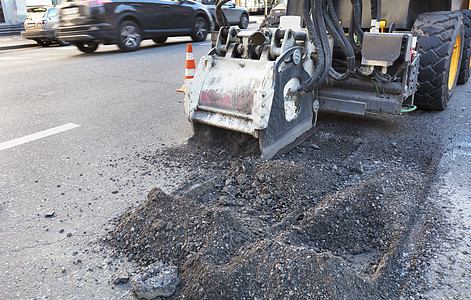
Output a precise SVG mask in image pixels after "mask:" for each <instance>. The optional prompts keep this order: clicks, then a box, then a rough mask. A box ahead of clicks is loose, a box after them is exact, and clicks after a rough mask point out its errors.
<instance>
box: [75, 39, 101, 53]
mask: <svg viewBox="0 0 471 300" xmlns="http://www.w3.org/2000/svg"><path fill="white" fill-rule="evenodd" d="M75 45H76V46H77V48H78V49H79V50H80V51H82V52H84V53H92V52H94V51H95V50H96V49H97V48H98V43H97V42H77V43H75Z"/></svg>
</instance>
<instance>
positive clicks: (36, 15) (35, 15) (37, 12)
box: [26, 8, 47, 20]
mask: <svg viewBox="0 0 471 300" xmlns="http://www.w3.org/2000/svg"><path fill="white" fill-rule="evenodd" d="M46 11H47V9H45V8H35V9H33V10H32V11H31V12H30V13H29V14H28V15H27V16H26V18H27V19H30V20H36V19H41V18H43V17H44V15H45V14H46Z"/></svg>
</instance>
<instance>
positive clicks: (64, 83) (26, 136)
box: [0, 38, 471, 299]
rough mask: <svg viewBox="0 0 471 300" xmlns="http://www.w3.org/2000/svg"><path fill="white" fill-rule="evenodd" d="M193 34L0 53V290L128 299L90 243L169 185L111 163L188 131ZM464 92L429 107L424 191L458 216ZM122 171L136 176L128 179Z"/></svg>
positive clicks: (464, 166)
mask: <svg viewBox="0 0 471 300" xmlns="http://www.w3.org/2000/svg"><path fill="white" fill-rule="evenodd" d="M188 42H191V40H190V39H189V38H173V39H172V38H170V39H169V40H168V42H167V43H165V44H162V45H156V44H154V43H152V42H151V41H145V42H144V43H143V45H142V47H141V49H140V50H138V51H136V52H132V53H122V52H119V51H118V49H117V47H116V46H114V45H110V46H103V45H101V46H100V47H99V49H98V50H97V52H95V53H93V54H89V55H87V54H83V53H81V52H79V51H78V50H77V49H76V48H75V47H73V46H69V47H59V46H51V47H49V48H41V47H29V48H25V49H15V50H11V51H4V52H0V66H1V68H0V95H1V97H0V170H1V172H0V274H1V275H0V298H2V299H33V298H37V299H42V298H47V299H111V298H113V299H122V298H125V299H126V298H130V299H131V298H132V295H130V294H128V293H127V291H126V290H123V289H122V288H121V287H120V286H119V285H118V286H115V285H113V284H112V283H110V281H111V280H112V278H113V276H115V275H116V273H119V272H120V271H121V270H123V269H130V270H131V269H132V267H133V266H132V265H131V263H129V262H124V261H118V260H114V259H112V258H111V257H110V256H108V255H106V253H105V254H104V252H102V251H100V249H97V248H96V244H94V243H93V242H94V241H96V240H97V239H100V238H101V237H102V235H103V234H104V232H105V231H106V230H107V229H109V226H110V225H109V221H110V220H112V219H113V218H114V217H116V216H118V215H119V214H121V213H122V212H123V211H124V210H125V209H126V208H127V207H129V206H131V205H135V204H137V203H139V201H140V200H143V199H144V198H145V194H146V193H147V191H148V190H150V188H152V187H154V186H159V187H160V188H163V189H164V190H166V191H168V192H171V191H172V189H173V188H174V185H173V183H172V182H160V183H159V182H156V180H155V177H149V176H147V175H148V174H146V173H145V172H140V170H139V169H137V170H133V172H130V170H123V169H120V168H119V167H116V166H115V165H114V164H113V162H114V161H116V160H117V159H121V158H122V159H125V157H127V156H131V155H133V154H135V153H136V152H137V151H139V152H142V151H144V150H145V149H157V148H160V147H163V146H172V145H179V144H182V143H184V142H185V141H186V139H187V138H188V137H189V136H190V135H191V127H190V125H189V123H188V122H187V119H186V116H185V115H184V113H183V96H182V94H179V93H176V91H175V90H176V89H177V88H179V87H180V86H181V84H182V83H183V78H184V66H185V51H186V44H187V43H188ZM209 48H210V42H209V40H207V41H205V42H202V43H193V51H194V54H195V61H196V62H198V59H199V57H201V56H202V55H204V54H205V53H206V52H207V51H208V50H209ZM470 93H471V84H470V83H468V84H466V85H464V86H459V87H458V88H457V91H456V93H455V96H454V97H453V100H452V102H451V103H450V107H449V108H448V109H447V111H446V112H444V113H441V114H440V113H433V115H434V117H435V118H442V119H443V124H446V126H444V128H446V129H448V130H446V131H445V132H437V134H441V135H444V137H449V140H450V143H449V145H448V146H447V150H448V151H447V154H446V155H445V156H444V160H443V162H442V168H441V173H440V180H441V181H440V180H439V181H437V182H439V183H437V186H436V187H435V188H434V190H433V191H432V192H431V193H432V194H431V195H433V197H437V198H440V199H444V198H447V199H448V198H449V199H448V200H449V201H453V199H454V198H459V201H460V205H461V206H458V205H455V204H453V203H451V204H450V207H452V208H456V207H458V211H457V212H456V214H458V215H460V214H461V215H462V219H463V220H469V218H470V217H471V214H470V212H469V208H468V207H469V202H471V199H470V191H469V189H468V188H469V178H470V175H471V174H470V173H471V172H470V169H471V159H470V157H471V137H470V130H471V120H470V115H471V113H470V111H471V106H470V104H469V103H470V101H469V94H470ZM123 174H124V175H123ZM453 174H455V175H453ZM126 176H133V177H134V179H136V178H138V180H133V181H132V182H134V184H133V185H128V182H130V181H129V180H127V178H126ZM135 182H139V183H138V184H135ZM454 195H459V197H454ZM448 200H447V201H448ZM459 209H461V210H459ZM450 211H451V210H450ZM465 222H466V221H465ZM467 222H468V223H467V224H465V228H466V226H467V228H468V229H469V228H470V224H469V221H467ZM460 224H462V223H460ZM460 228H462V227H460ZM463 236H465V238H467V240H463V242H464V243H465V245H464V250H463V249H462V248H458V246H457V247H456V248H455V250H456V251H458V252H457V253H465V251H468V250H469V249H468V248H469V231H468V232H466V231H465V232H464V233H463ZM466 243H468V244H467V245H468V246H466ZM466 249H468V250H466ZM440 258H442V259H443V260H446V255H445V256H443V257H440V256H438V257H437V259H440ZM464 259H466V263H467V264H469V258H467V257H465V258H464ZM436 264H437V266H439V265H440V262H439V261H437V263H436ZM437 268H438V267H437ZM430 276H433V275H430Z"/></svg>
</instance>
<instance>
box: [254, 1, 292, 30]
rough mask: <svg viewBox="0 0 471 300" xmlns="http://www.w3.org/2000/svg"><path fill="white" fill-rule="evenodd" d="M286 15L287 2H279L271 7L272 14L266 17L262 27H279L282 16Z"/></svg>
mask: <svg viewBox="0 0 471 300" xmlns="http://www.w3.org/2000/svg"><path fill="white" fill-rule="evenodd" d="M285 15H286V4H284V3H282V4H278V5H277V6H275V7H274V8H272V9H271V11H270V14H269V15H267V16H266V17H265V19H264V20H263V22H262V24H260V28H265V27H268V28H277V27H278V26H279V25H280V17H281V16H285Z"/></svg>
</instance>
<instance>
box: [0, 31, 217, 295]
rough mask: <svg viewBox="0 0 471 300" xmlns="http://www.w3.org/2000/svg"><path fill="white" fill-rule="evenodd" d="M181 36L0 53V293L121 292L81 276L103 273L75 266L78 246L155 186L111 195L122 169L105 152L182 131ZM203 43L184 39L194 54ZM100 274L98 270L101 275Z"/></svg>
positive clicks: (157, 142) (186, 130) (167, 139)
mask: <svg viewBox="0 0 471 300" xmlns="http://www.w3.org/2000/svg"><path fill="white" fill-rule="evenodd" d="M188 42H191V39H189V38H184V37H182V38H173V39H172V38H171V39H169V40H168V42H167V43H166V44H162V45H156V44H154V43H153V42H152V41H144V43H143V45H142V48H141V49H140V50H139V51H137V52H132V53H122V52H119V51H118V49H117V47H116V46H114V45H110V46H103V45H101V46H100V47H99V49H98V50H97V52H96V53H93V54H90V55H87V54H83V53H81V52H79V51H78V49H76V47H73V46H68V47H60V46H51V47H48V48H41V47H29V48H25V49H16V50H12V51H4V52H1V53H0V65H1V70H0V78H1V79H0V82H1V86H0V88H1V91H0V94H1V95H2V96H1V97H0V115H1V118H0V149H1V150H0V165H1V170H2V171H1V172H0V191H1V193H0V261H1V263H0V273H1V274H2V275H1V276H0V298H2V299H4V297H6V298H7V299H23V298H42V297H43V296H48V297H50V298H62V299H65V298H69V299H70V298H74V297H77V299H93V298H94V297H92V295H101V296H100V298H101V297H103V299H105V298H113V297H116V296H117V295H121V293H120V292H119V291H118V292H116V291H113V290H111V289H109V290H107V291H101V290H100V284H102V283H96V284H92V286H90V282H87V279H86V278H85V276H84V275H83V272H87V273H90V272H92V271H87V270H88V269H95V270H96V271H95V272H101V273H106V272H107V270H108V268H109V265H107V263H108V260H106V259H105V258H103V257H100V258H99V263H98V264H97V263H96V261H95V262H94V263H93V266H90V267H85V266H86V265H87V264H88V262H87V260H86V259H81V258H80V254H81V253H83V252H84V251H86V252H91V251H92V250H94V249H90V248H87V246H86V243H87V240H92V239H94V238H95V237H99V235H100V234H102V233H103V226H104V224H106V223H107V221H108V220H109V219H111V218H112V217H115V216H117V215H118V214H120V213H121V212H123V210H124V209H125V208H126V207H128V206H130V205H131V204H132V202H133V201H134V202H135V201H136V199H142V198H143V197H142V195H145V193H146V192H147V191H148V190H149V188H150V187H152V186H154V185H155V183H153V182H147V183H144V182H143V184H142V185H141V186H132V187H129V189H128V194H127V195H119V194H115V191H117V190H118V186H119V185H120V184H121V183H120V181H119V180H121V181H122V180H123V178H122V177H121V175H120V174H122V170H119V171H118V170H114V169H113V166H112V165H110V160H111V159H115V158H116V157H123V156H126V155H127V154H130V153H133V152H134V151H136V148H140V147H141V146H142V147H145V148H149V149H156V148H159V147H162V146H163V145H165V146H170V145H175V144H181V143H183V142H185V141H186V139H187V138H188V137H189V136H190V134H191V126H190V125H189V123H188V121H187V119H186V117H185V115H184V112H183V94H182V93H177V92H176V89H178V88H180V87H181V85H182V83H183V79H184V71H185V56H186V45H187V43H188ZM209 48H210V41H205V42H202V43H193V51H194V54H195V59H196V60H197V59H199V57H200V56H201V55H203V54H205V53H206V52H207V51H208V50H209ZM139 175H140V174H139ZM145 178H146V177H145V175H144V176H143V179H144V181H145ZM144 197H145V196H144ZM77 261H80V263H78V262H77ZM74 263H75V264H74ZM102 264H103V265H102ZM110 274H111V275H112V273H109V274H108V273H106V274H102V275H99V276H98V277H101V278H102V279H103V281H104V282H105V283H106V282H107V281H108V279H109V277H110V276H111V275H110ZM108 275H110V276H108ZM51 279H53V282H51ZM97 285H98V286H97ZM97 293H98V294H97Z"/></svg>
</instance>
